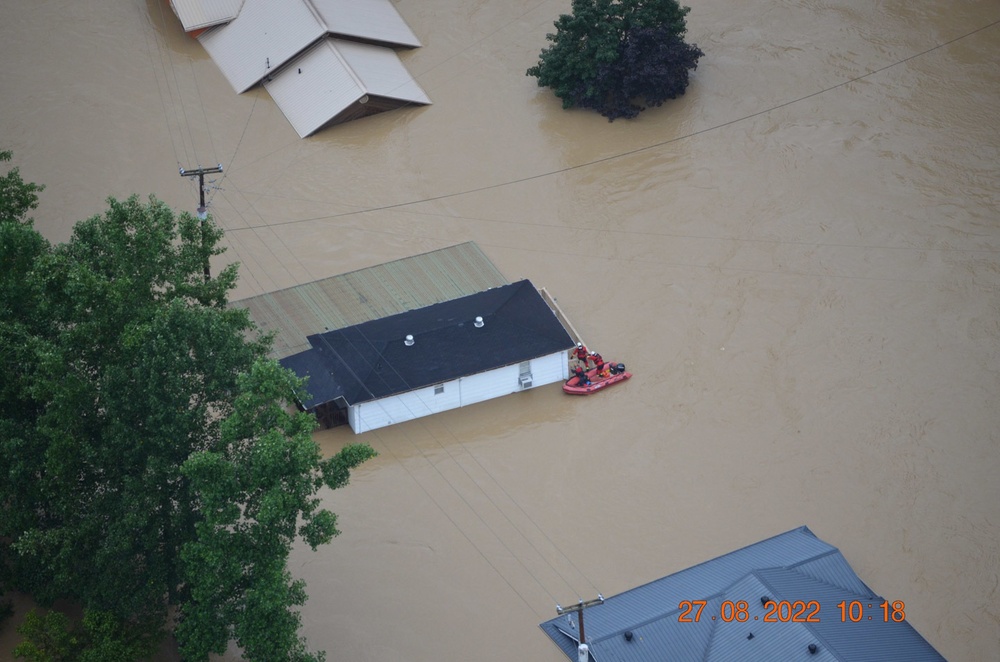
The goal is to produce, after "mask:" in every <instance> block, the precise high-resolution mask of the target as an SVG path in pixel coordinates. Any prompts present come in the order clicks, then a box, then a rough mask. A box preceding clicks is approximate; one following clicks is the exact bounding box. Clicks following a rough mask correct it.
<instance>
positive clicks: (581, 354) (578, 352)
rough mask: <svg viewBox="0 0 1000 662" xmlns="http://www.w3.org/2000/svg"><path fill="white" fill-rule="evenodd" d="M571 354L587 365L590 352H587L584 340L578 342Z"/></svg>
mask: <svg viewBox="0 0 1000 662" xmlns="http://www.w3.org/2000/svg"><path fill="white" fill-rule="evenodd" d="M571 356H573V358H575V359H576V360H577V361H579V362H580V363H582V364H583V366H584V367H587V356H589V352H587V348H586V347H584V345H583V343H582V342H578V343H577V344H576V349H574V350H573V353H572V355H571Z"/></svg>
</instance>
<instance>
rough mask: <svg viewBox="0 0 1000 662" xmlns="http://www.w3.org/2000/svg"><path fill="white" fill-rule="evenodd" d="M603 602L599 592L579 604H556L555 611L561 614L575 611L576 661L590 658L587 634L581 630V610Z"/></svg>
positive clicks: (581, 661) (584, 661)
mask: <svg viewBox="0 0 1000 662" xmlns="http://www.w3.org/2000/svg"><path fill="white" fill-rule="evenodd" d="M600 604H604V596H603V595H601V594H600V593H598V594H597V597H596V598H595V599H593V600H587V601H586V602H584V601H583V600H580V602H579V604H575V605H573V606H572V607H562V606H560V605H556V613H557V614H559V615H560V616H562V615H563V614H566V613H568V612H571V611H575V612H576V618H577V622H578V623H579V625H580V646H579V648H578V649H577V662H588V661H589V660H590V648H589V647H588V646H587V635H586V634H585V633H584V631H583V610H584V609H586V608H587V607H593V606H594V605H600Z"/></svg>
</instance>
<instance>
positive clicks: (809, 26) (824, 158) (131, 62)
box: [0, 0, 1000, 662]
mask: <svg viewBox="0 0 1000 662" xmlns="http://www.w3.org/2000/svg"><path fill="white" fill-rule="evenodd" d="M689 4H691V5H692V7H693V8H692V11H691V13H690V14H689V16H688V27H689V31H688V35H687V39H688V41H689V42H694V43H696V44H698V46H699V47H701V49H702V50H703V51H704V52H705V57H704V58H703V59H702V60H701V63H700V66H699V67H698V69H697V72H696V74H695V75H694V78H693V82H692V84H691V87H690V88H689V90H688V93H687V95H685V96H684V97H683V98H681V99H679V100H677V101H675V102H671V103H668V104H666V105H665V106H663V107H662V108H659V109H653V110H649V111H647V112H645V113H643V114H642V115H641V116H640V118H639V119H638V120H636V121H632V122H628V121H617V122H614V123H613V124H609V123H608V122H606V121H605V120H604V119H603V118H601V117H599V116H597V115H594V114H591V113H587V112H566V111H563V110H562V109H561V108H560V105H559V103H558V101H557V100H556V99H555V98H554V97H553V96H552V95H551V94H550V93H549V92H547V91H546V90H542V89H539V88H537V87H536V86H535V84H534V79H530V78H527V77H525V75H524V70H525V69H526V68H527V67H529V66H531V65H532V64H533V63H534V62H535V60H536V59H537V55H538V51H539V50H540V48H541V47H542V46H544V45H545V41H544V37H545V34H546V32H548V31H550V30H551V26H552V21H553V20H554V19H555V18H556V17H557V15H558V14H560V13H563V12H566V11H568V9H569V3H568V2H565V1H563V2H556V1H552V0H549V1H545V0H543V1H540V2H539V1H536V0H477V1H475V2H468V1H467V2H457V1H455V0H452V1H450V2H449V1H446V0H423V1H421V2H417V1H416V0H399V1H398V2H395V5H396V6H397V8H398V10H399V11H400V13H401V14H402V15H403V17H405V19H406V20H407V21H408V23H409V24H410V26H411V27H412V28H413V30H414V32H415V33H416V34H417V35H418V36H419V37H420V39H421V40H422V41H423V43H424V46H423V48H420V49H417V50H414V51H410V52H405V53H403V54H402V57H403V59H404V61H405V63H406V66H407V68H408V69H409V71H410V72H411V73H413V74H414V75H415V76H416V77H417V79H418V80H419V82H420V83H421V85H422V86H423V87H424V89H425V90H426V91H427V93H428V94H429V95H430V97H431V98H432V100H433V101H434V105H432V106H429V107H424V108H412V109H404V110H401V111H395V112H391V113H385V114H382V115H379V116H376V117H372V118H368V119H364V120H361V121H357V122H354V123H351V124H346V125H342V126H340V127H336V128H333V129H330V130H326V131H323V132H321V133H319V134H318V135H316V136H314V137H312V138H310V139H307V140H300V139H299V138H298V137H297V136H296V134H295V132H294V131H293V130H292V127H291V126H290V125H289V124H288V122H287V121H286V120H285V119H284V117H283V116H282V114H281V113H280V111H278V109H277V108H276V107H275V105H274V103H273V102H272V101H271V99H270V97H269V96H268V95H267V93H266V92H264V91H263V90H259V89H258V90H253V91H250V92H248V93H246V94H243V95H236V94H235V93H234V92H233V91H232V89H231V88H230V87H229V85H228V83H227V82H226V81H225V80H224V79H223V77H222V75H221V74H220V73H219V71H218V70H217V69H216V67H215V66H214V64H213V63H212V62H211V60H210V59H209V58H208V56H207V55H206V54H205V52H204V51H203V50H202V48H201V46H200V45H199V44H198V43H197V42H196V41H194V40H192V39H190V38H188V37H186V36H185V35H184V34H183V33H182V31H181V28H180V24H179V22H178V21H177V20H176V19H175V18H174V16H173V15H172V14H171V13H170V10H169V8H168V7H167V6H166V4H165V3H164V2H162V1H161V0H148V1H145V2H144V1H139V2H136V1H134V0H133V1H132V2H121V1H117V0H116V1H113V0H91V1H90V2H86V3H71V2H29V1H28V0H6V1H5V2H4V3H3V6H2V9H0V17H2V18H0V56H2V57H0V60H2V62H3V66H2V67H0V148H4V149H12V150H13V151H14V165H17V166H19V167H20V168H21V172H22V175H23V176H24V177H25V179H27V180H29V181H36V182H39V183H44V184H45V185H47V187H48V188H47V190H46V191H45V192H44V193H43V194H42V197H41V206H40V207H39V208H38V209H37V210H36V213H35V218H36V222H37V226H38V227H39V228H40V230H41V231H42V232H43V233H44V234H45V235H46V236H47V237H48V238H49V239H51V240H53V241H62V240H66V239H67V238H68V237H69V235H70V231H71V227H72V224H73V223H74V222H75V221H77V220H79V219H81V218H84V217H87V216H90V215H92V214H95V213H98V212H100V211H102V210H103V209H105V204H104V200H105V198H106V197H107V196H109V195H114V196H119V197H120V196H127V195H129V194H131V193H139V194H142V195H147V194H150V193H155V194H156V195H157V196H158V197H160V198H161V199H163V200H165V201H167V202H168V203H169V204H170V205H171V206H173V207H174V208H176V209H186V210H192V211H193V209H194V207H195V206H197V197H198V196H197V190H196V188H195V184H194V183H193V182H192V181H191V180H188V179H184V178H181V177H179V176H178V172H177V169H178V167H188V168H191V167H194V166H197V165H204V166H209V165H215V164H216V163H222V164H223V166H224V168H225V176H224V177H223V178H222V179H221V181H219V182H216V184H217V185H218V189H217V190H214V191H213V192H212V194H211V211H212V213H213V215H214V217H215V218H216V219H217V220H218V221H219V222H220V223H221V224H222V225H223V226H224V227H225V228H226V230H227V235H226V239H225V242H226V245H227V246H228V249H229V250H228V252H227V254H226V256H225V259H226V260H238V261H239V262H240V263H241V272H240V273H241V280H240V284H239V288H238V291H237V292H236V296H237V297H242V296H249V295H252V294H257V293H260V292H266V291H271V290H274V289H278V288H282V287H287V286H290V285H294V284H298V283H303V282H308V281H310V280H313V279H317V278H321V277H325V276H329V275H332V274H336V273H341V272H344V271H347V270H351V269H356V268H360V267H364V266H369V265H371V264H376V263H379V262H382V261H385V260H391V259H395V258H400V257H404V256H406V255H411V254H414V253H418V252H423V251H426V250H432V249H436V248H440V247H444V246H447V245H451V244H453V243H457V242H460V241H466V240H474V241H476V242H478V243H479V245H480V246H481V247H482V248H483V250H484V251H485V252H486V253H487V255H489V256H490V258H491V259H492V260H493V261H494V262H495V263H496V264H497V265H498V267H499V268H500V269H501V271H503V272H504V273H505V275H506V276H507V277H508V278H511V279H516V278H522V277H527V278H530V279H531V280H532V281H533V282H534V283H535V284H536V285H539V286H545V287H546V288H548V290H549V291H550V292H552V293H553V294H554V295H555V296H556V297H557V299H558V300H559V302H560V304H561V305H562V307H563V308H564V310H565V311H566V312H567V313H568V314H569V315H570V316H571V318H572V319H573V321H574V322H575V324H576V326H577V327H578V329H579V330H580V332H581V333H582V334H583V336H584V338H585V340H586V341H587V342H588V343H589V344H590V345H591V346H592V347H594V348H597V349H599V350H600V351H601V352H602V353H603V354H604V356H606V357H609V358H614V359H616V360H621V361H624V362H625V363H626V364H628V365H629V366H630V368H631V369H632V370H633V371H634V373H635V377H634V378H633V379H632V380H631V381H630V382H627V383H626V384H624V385H621V386H618V387H615V388H614V389H610V390H609V391H607V392H604V393H601V394H600V396H597V397H594V398H586V399H575V398H569V397H566V396H563V394H562V393H561V391H560V390H559V388H558V387H557V386H548V387H544V388H540V389H537V390H533V391H530V392H525V393H520V394H517V395H514V396H510V397H506V398H502V399H499V400H496V401H493V402H489V403H484V404H479V405H476V406H474V407H470V408H467V409H462V410H459V411H453V412H448V413H445V414H440V415H437V416H434V417H431V418H425V419H422V420H419V421H415V422H411V423H406V424H402V425H397V426H394V427H391V428H387V429H384V430H381V431H378V432H377V433H369V434H365V435H362V436H361V437H360V440H362V441H367V442H370V443H371V444H372V445H373V446H374V447H375V448H376V449H377V450H378V451H379V452H380V453H381V455H380V457H378V458H377V459H375V460H373V461H371V462H369V463H367V464H366V465H364V466H363V467H362V468H361V469H360V470H358V471H357V472H356V473H355V476H354V479H353V480H352V483H351V485H350V486H349V487H347V488H345V489H342V490H339V491H338V492H336V493H331V494H328V495H326V496H325V502H326V503H327V505H328V506H329V507H330V508H332V509H333V510H334V511H336V512H337V513H338V514H339V516H340V525H341V528H342V529H343V535H342V536H340V537H339V538H338V539H337V540H335V541H334V543H333V544H331V545H329V546H327V547H325V548H322V549H321V550H320V551H318V552H316V553H312V552H310V551H308V550H307V549H297V550H295V552H294V554H293V557H292V559H291V566H292V569H293V572H294V573H295V575H296V576H298V577H302V578H304V579H305V580H306V581H307V582H308V589H309V594H310V600H309V602H308V603H307V604H306V606H305V607H304V609H303V610H302V618H303V623H304V627H303V633H304V635H305V637H306V638H307V640H308V643H309V645H310V647H312V648H313V649H325V650H326V651H327V652H328V656H329V657H328V659H329V660H331V661H335V662H383V661H389V660H407V661H413V662H441V661H452V660H454V661H458V660H477V661H479V660H482V661H492V660H497V661H499V660H504V661H507V660H533V661H536V660H537V661H541V662H559V661H560V660H564V659H565V658H564V657H563V655H562V654H561V653H560V652H559V651H558V650H557V648H556V647H555V646H553V645H552V643H551V642H550V641H549V640H548V639H547V638H546V637H545V636H544V635H543V634H542V632H541V631H540V630H539V629H538V627H537V626H538V623H539V622H541V621H542V620H545V619H548V618H550V617H551V616H553V615H554V614H555V611H554V609H555V603H556V602H557V601H558V602H562V603H564V604H565V603H567V602H573V601H576V600H578V599H581V598H583V599H588V598H590V597H593V596H594V595H595V594H596V593H597V592H601V593H603V594H604V595H613V594H615V593H618V592H621V591H623V590H626V589H628V588H631V587H633V586H636V585H639V584H642V583H645V582H648V581H651V580H653V579H656V578H659V577H661V576H663V575H666V574H668V573H671V572H674V571H676V570H680V569H682V568H685V567H688V566H690V565H693V564H695V563H698V562H700V561H704V560H707V559H709V558H712V557H715V556H717V555H720V554H723V553H726V552H729V551H732V550H734V549H736V548H739V547H742V546H744V545H747V544H750V543H753V542H756V541H758V540H761V539H763V538H766V537H769V536H772V535H775V534H777V533H780V532H783V531H786V530H788V529H791V528H793V527H796V526H799V525H802V524H805V525H808V526H809V527H810V528H811V529H812V530H813V531H814V532H815V533H816V534H817V535H818V536H820V537H821V538H823V539H824V540H827V541H828V542H830V543H832V544H834V545H836V546H838V547H839V548H840V549H841V551H842V552H843V553H844V554H845V556H846V558H847V560H848V561H849V562H850V563H851V564H852V565H853V566H854V568H855V569H856V570H857V572H858V574H860V576H861V577H862V578H863V579H864V581H865V582H867V583H868V584H869V585H870V586H871V587H872V588H873V589H874V590H875V591H876V592H878V593H879V594H881V595H883V596H885V597H887V598H888V599H890V600H903V601H905V603H906V618H907V619H908V620H909V621H910V622H911V623H912V624H913V625H914V626H915V627H916V628H917V629H918V630H919V631H920V632H921V633H922V634H923V635H924V636H925V637H926V638H927V639H928V640H929V641H930V642H931V643H932V644H933V645H934V646H935V647H936V648H937V649H938V650H939V651H940V652H941V653H942V654H943V655H944V656H945V657H946V658H948V659H949V660H959V661H961V660H967V661H970V662H979V661H982V660H998V659H1000V652H998V651H1000V595H998V592H997V584H998V572H1000V558H998V543H1000V479H998V476H1000V405H998V400H1000V55H998V53H1000V5H998V4H997V3H996V2H992V1H986V0H952V1H949V2H945V1H944V0H885V1H883V2H877V3H863V2H846V1H844V0H800V1H798V2H789V1H788V0H744V1H742V2H739V3H733V2H727V1H724V0H704V1H703V2H691V3H689ZM223 262H224V260H220V261H219V265H221V264H223ZM317 439H318V441H319V443H320V444H321V445H322V447H323V449H324V450H325V451H327V452H331V453H332V452H334V451H336V450H337V449H338V448H339V447H340V446H341V445H342V444H344V443H346V442H349V441H355V440H357V439H356V437H355V436H354V435H353V434H351V433H350V431H349V430H347V429H344V428H340V429H335V430H331V431H324V432H321V433H318V434H317ZM10 629H11V628H10V626H8V629H7V631H6V632H5V633H3V635H2V643H3V645H4V646H5V648H4V650H9V644H10V642H12V641H13V640H14V636H13V634H12V633H11V631H10ZM5 654H6V653H0V657H2V656H3V655H5ZM173 657H174V656H173V655H171V654H170V653H169V652H167V653H164V656H163V659H164V660H167V659H173ZM225 659H226V660H236V659H238V656H237V655H236V654H235V653H231V654H230V655H229V656H227V657H226V658H225Z"/></svg>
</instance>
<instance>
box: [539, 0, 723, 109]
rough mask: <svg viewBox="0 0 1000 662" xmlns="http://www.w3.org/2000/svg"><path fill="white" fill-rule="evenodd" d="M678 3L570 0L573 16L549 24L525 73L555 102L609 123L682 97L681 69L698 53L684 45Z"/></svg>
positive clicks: (684, 78) (682, 10)
mask: <svg viewBox="0 0 1000 662" xmlns="http://www.w3.org/2000/svg"><path fill="white" fill-rule="evenodd" d="M689 11H690V8H688V7H681V5H680V4H679V3H678V2H677V0H573V13H572V14H563V15H561V16H560V17H559V18H558V20H556V22H555V27H556V32H555V33H550V34H548V35H546V39H547V40H548V41H550V42H552V45H551V46H549V47H547V48H545V49H543V50H542V52H541V54H540V55H539V60H538V64H536V65H535V66H533V67H531V68H530V69H528V71H527V75H529V76H534V77H535V78H537V79H538V85H539V87H549V88H551V89H552V91H553V92H554V93H555V95H556V96H557V97H559V98H560V99H562V102H563V108H572V107H574V106H579V107H582V108H591V109H593V110H596V111H598V112H599V113H601V114H602V115H604V116H605V117H607V118H608V120H609V121H613V120H614V119H616V118H618V117H635V116H636V115H638V114H639V112H640V111H641V110H643V106H640V105H636V103H635V100H637V99H643V100H645V102H646V103H647V104H648V105H652V106H658V105H660V104H662V103H663V101H664V100H666V99H668V98H676V97H677V96H678V95H680V94H683V93H684V91H685V89H686V88H687V85H688V71H689V70H691V69H694V68H695V67H697V64H698V58H699V57H701V56H702V55H703V53H702V52H701V51H700V50H699V49H698V47H697V46H693V45H690V46H689V45H687V44H685V43H684V42H683V36H684V33H685V32H686V31H687V25H686V22H685V18H684V17H685V16H686V15H687V13H688V12H689Z"/></svg>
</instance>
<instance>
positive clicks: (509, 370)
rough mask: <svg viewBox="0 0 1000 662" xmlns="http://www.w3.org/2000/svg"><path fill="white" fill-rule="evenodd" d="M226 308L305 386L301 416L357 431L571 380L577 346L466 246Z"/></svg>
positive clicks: (558, 323) (542, 301)
mask: <svg viewBox="0 0 1000 662" xmlns="http://www.w3.org/2000/svg"><path fill="white" fill-rule="evenodd" d="M230 305H232V306H234V307H240V308H246V309H247V311H248V312H249V314H250V317H251V319H253V321H254V323H255V324H256V325H257V326H258V327H259V328H260V329H261V330H262V331H264V332H266V333H270V334H273V336H274V344H273V349H272V352H271V358H274V359H277V360H279V361H280V362H281V363H282V364H283V365H285V366H286V367H288V368H291V369H292V370H294V371H295V372H296V373H297V374H298V375H299V376H301V377H308V378H309V383H308V385H307V390H308V391H309V392H310V393H311V398H310V400H308V401H307V402H303V403H300V404H301V405H302V406H303V408H305V409H307V410H308V411H312V412H314V413H315V414H316V416H317V418H318V419H319V420H320V422H321V423H323V424H325V425H326V426H328V427H329V426H331V425H336V424H348V423H349V424H350V425H351V427H352V428H353V429H354V431H355V432H364V431H366V430H372V429H376V428H378V427H381V426H384V425H389V424H391V423H398V422H400V421H404V420H410V419H413V418H417V417H419V416H425V415H427V414H430V413H434V412H438V411H444V410H446V409H452V408H455V407H461V406H465V405H469V404H473V403H475V402H481V401H483V400H486V399H489V398H492V397H498V396H501V395H507V394H509V393H513V392H517V391H522V390H525V389H530V388H535V387H538V386H540V385H543V384H548V383H551V382H553V381H559V380H564V379H567V378H568V355H567V351H566V350H567V349H569V348H571V347H573V345H574V343H573V341H572V340H571V338H570V335H569V334H568V333H567V331H566V327H567V326H568V322H565V318H563V317H561V314H557V312H554V311H558V307H557V305H556V303H555V301H554V300H553V299H551V297H549V296H548V294H547V293H546V292H545V291H544V290H536V289H535V287H534V286H533V285H532V284H531V283H530V282H528V281H521V282H519V283H511V282H510V281H509V280H507V278H505V277H504V276H503V274H502V273H500V271H499V270H498V269H497V268H496V266H494V265H493V263H492V262H491V261H490V260H489V259H488V258H487V257H486V255H484V254H483V252H482V251H481V250H480V249H479V247H478V246H477V245H476V244H475V243H474V242H465V243H462V244H456V245H454V246H449V247H446V248H442V249H438V250H435V251H430V252H427V253H422V254H420V255H413V256H410V257H405V258H402V259H399V260H394V261H392V262H386V263H384V264H378V265H374V266H371V267H366V268H364V269H359V270H357V271H352V272H348V273H345V274H339V275H336V276H331V277H329V278H324V279H322V280H318V281H314V282H311V283H305V284H302V285H297V286H295V287H290V288H286V289H284V290H279V291H276V292H268V293H266V294H260V295H257V296H253V297H249V298H247V299H242V300H238V301H233V302H232V303H231V304H230ZM476 318H481V319H480V320H477V319H476ZM480 322H481V323H480ZM477 325H478V326H477ZM407 336H412V341H413V342H412V344H407Z"/></svg>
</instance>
